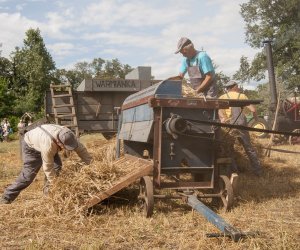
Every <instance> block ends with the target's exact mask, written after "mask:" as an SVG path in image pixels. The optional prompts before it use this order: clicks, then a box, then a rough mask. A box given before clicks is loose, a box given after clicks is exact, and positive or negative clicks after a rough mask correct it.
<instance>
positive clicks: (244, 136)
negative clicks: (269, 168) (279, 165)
mask: <svg viewBox="0 0 300 250" xmlns="http://www.w3.org/2000/svg"><path fill="white" fill-rule="evenodd" d="M224 87H225V91H226V93H225V94H223V95H221V96H220V97H219V99H239V100H247V99H248V97H247V96H246V95H245V94H243V93H241V91H240V89H239V87H238V84H237V83H236V82H235V81H229V82H227V83H225V84H224ZM246 108H247V109H249V111H250V112H252V113H253V117H254V118H257V114H256V109H255V106H254V105H249V106H247V107H246ZM219 119H220V121H221V122H222V123H230V124H235V125H243V126H247V120H246V116H245V115H244V113H243V112H242V109H241V108H240V107H230V108H229V109H220V110H219ZM236 132H237V138H238V140H239V141H240V143H241V144H242V146H243V148H244V150H245V152H246V154H247V156H248V158H249V160H250V163H251V167H252V169H253V172H254V174H255V175H257V176H261V175H262V173H263V170H262V167H261V164H260V162H259V160H258V157H257V153H256V151H255V150H254V148H253V146H252V144H251V141H250V135H249V132H248V131H247V130H240V129H237V130H236Z"/></svg>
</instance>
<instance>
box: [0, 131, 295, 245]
mask: <svg viewBox="0 0 300 250" xmlns="http://www.w3.org/2000/svg"><path fill="white" fill-rule="evenodd" d="M83 139H84V138H83ZM225 140H226V141H227V140H228V138H226V139H225ZM262 140H264V139H262ZM265 140H266V139H265ZM86 142H90V143H87V144H86V145H87V148H88V150H89V151H90V152H91V153H92V154H93V156H95V162H94V163H93V164H92V165H91V166H83V165H81V164H80V162H79V161H78V158H77V157H76V156H75V155H71V158H70V159H67V160H65V161H64V168H63V171H62V173H61V176H60V178H58V179H57V183H55V185H54V186H53V189H52V193H51V195H50V196H49V197H48V198H46V199H43V198H42V197H41V192H40V190H41V189H42V185H43V173H42V171H40V173H39V176H38V177H37V180H36V181H34V183H33V184H32V185H31V186H30V187H29V188H27V189H26V190H24V191H23V192H22V193H21V195H20V196H19V197H18V199H17V200H16V201H15V202H14V203H12V204H10V205H1V206H0V221H1V223H0V231H1V234H0V249H32V250H40V249H45V250H46V249H57V250H60V249H74V250H75V249H120V250H121V249H122V250H123V249H232V250H241V249H300V243H299V237H300V219H299V218H300V214H299V211H300V191H299V190H300V171H299V164H300V155H299V154H298V155H297V154H282V153H278V152H272V157H271V158H266V159H264V162H263V167H264V170H265V175H264V176H263V177H259V178H258V177H256V176H253V175H251V174H250V175H249V173H241V174H240V179H239V182H238V189H237V193H236V198H235V206H234V208H233V210H232V211H231V212H229V213H225V212H223V211H218V213H219V214H220V215H221V216H222V217H223V218H224V219H225V220H226V221H227V222H229V223H230V224H232V225H233V226H235V227H237V228H239V229H241V230H243V231H259V232H260V233H261V234H260V235H259V236H257V237H255V238H247V239H244V240H241V241H240V242H238V243H233V242H232V241H230V240H229V239H224V238H217V239H211V238H206V237H205V234H206V233H211V232H218V230H217V229H215V228H214V227H213V226H212V225H211V224H210V223H208V222H207V220H206V219H205V218H204V217H203V216H201V215H200V214H198V213H197V212H192V209H191V208H190V207H189V206H187V205H185V204H184V203H183V202H182V201H181V200H168V199H167V200H164V201H160V200H156V201H155V208H154V215H153V218H151V219H146V218H144V217H143V216H142V215H141V212H140V210H138V209H139V207H138V205H137V204H136V200H132V202H127V201H123V203H121V202H119V204H116V203H111V204H109V206H105V205H104V204H102V205H101V206H100V205H99V207H101V209H102V210H98V211H97V213H94V214H90V216H84V214H83V213H82V212H81V210H80V207H81V205H82V201H83V198H85V197H89V194H90V193H91V192H94V190H96V191H97V190H98V188H99V186H98V187H97V186H96V187H95V184H93V183H92V182H91V181H90V179H89V178H85V177H84V176H83V175H85V173H88V174H89V176H91V178H92V179H93V180H94V181H96V180H97V181H98V182H97V184H98V185H100V184H99V183H100V181H101V180H99V179H95V177H94V174H95V175H96V176H98V175H104V174H103V172H104V173H105V171H107V172H108V170H109V166H110V167H111V171H112V172H113V173H106V174H108V175H107V176H106V177H104V178H114V176H116V177H115V178H117V176H118V174H119V173H120V174H122V171H125V170H123V169H114V166H113V165H110V163H111V162H112V160H107V159H104V158H109V157H110V159H113V157H114V156H113V154H110V153H109V152H111V151H110V150H111V149H113V147H114V145H113V142H111V141H109V142H106V141H105V140H104V139H102V140H101V141H100V140H99V141H96V140H95V135H93V136H90V138H89V141H87V140H86ZM260 142H261V143H264V144H265V143H266V142H262V141H261V140H260ZM256 144H258V141H257V140H256V141H254V145H255V146H256ZM5 145H8V144H1V150H2V149H3V147H4V146H5ZM9 145H13V143H11V144H9ZM237 145H238V144H237ZM237 145H234V146H237ZM17 146H18V144H17V143H15V145H14V148H11V149H9V152H8V153H3V150H2V153H1V152H0V170H1V168H2V169H3V171H2V172H1V173H2V174H0V183H1V185H0V191H1V192H2V191H3V190H4V188H5V186H6V185H7V184H9V183H10V182H12V181H14V179H15V177H16V175H18V173H19V168H18V165H20V164H19V162H18V163H17V162H16V159H17V158H18V154H17V153H15V152H17V149H18V147H17ZM98 147H99V148H98ZM279 147H280V148H282V149H287V150H293V151H300V146H299V145H294V146H291V145H285V146H279ZM100 148H101V150H100ZM1 150H0V151H1ZM100 151H105V153H103V154H102V153H101V152H100ZM260 151H261V150H260ZM102 156H104V158H101V157H102ZM98 164H99V165H98ZM100 164H103V165H102V168H103V169H106V167H107V170H105V171H103V172H102V169H100V170H97V171H96V170H94V171H93V169H92V166H93V167H94V168H96V167H99V166H100ZM107 165H108V166H107ZM90 168H91V169H90ZM88 169H90V171H88ZM10 171H11V172H10ZM98 171H100V173H101V174H100V173H98ZM90 172H92V174H91V173H90ZM94 172H96V173H94ZM108 176H109V177H108ZM76 178H84V180H89V184H86V183H81V182H79V181H78V182H77V180H76ZM60 179H64V180H60ZM1 181H2V182H1ZM66 182H67V183H66ZM75 182H77V185H80V186H79V187H78V189H77V194H75V193H74V192H73V190H74V189H75V188H77V187H74V185H75ZM70 183H71V184H72V185H71V184H70ZM106 183H107V185H110V184H109V183H108V182H106ZM67 184H68V185H67ZM73 184H74V185H73ZM68 188H73V189H72V190H69V189H68ZM87 190H89V191H87ZM127 190H128V192H125V194H126V195H128V197H130V199H131V198H132V197H134V196H133V195H131V193H130V191H132V190H133V189H127ZM60 192H62V193H64V195H65V196H63V195H61V194H60ZM97 192H98V191H97ZM75 195H76V196H75ZM77 197H78V201H77V200H76V198H77ZM56 199H61V201H62V202H61V203H65V204H56V203H55V202H57V200H56ZM68 199H74V200H70V201H69V200H68ZM130 201H131V200H130ZM68 202H69V205H67V203H68ZM73 202H74V204H73V205H72V204H71V205H70V203H73ZM76 206H77V208H78V210H79V211H78V212H77V211H76ZM68 209H70V210H68ZM60 213H61V214H60ZM75 216H76V217H75Z"/></svg>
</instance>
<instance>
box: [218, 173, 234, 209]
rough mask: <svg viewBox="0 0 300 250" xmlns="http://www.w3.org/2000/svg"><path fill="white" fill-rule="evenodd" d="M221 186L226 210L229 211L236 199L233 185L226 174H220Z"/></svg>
mask: <svg viewBox="0 0 300 250" xmlns="http://www.w3.org/2000/svg"><path fill="white" fill-rule="evenodd" d="M219 188H220V194H221V200H222V203H223V206H224V210H225V211H229V210H230V209H231V208H232V206H233V201H234V199H233V189H232V185H231V182H230V180H229V178H228V177H227V176H226V175H220V179H219Z"/></svg>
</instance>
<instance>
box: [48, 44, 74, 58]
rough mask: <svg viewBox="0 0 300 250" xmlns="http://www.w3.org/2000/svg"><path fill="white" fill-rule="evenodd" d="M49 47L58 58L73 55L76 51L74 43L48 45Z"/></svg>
mask: <svg viewBox="0 0 300 250" xmlns="http://www.w3.org/2000/svg"><path fill="white" fill-rule="evenodd" d="M47 47H48V48H49V50H50V52H52V54H53V55H55V56H57V57H64V56H68V55H71V54H72V53H74V50H75V49H76V48H75V46H74V44H72V43H54V44H50V45H48V46H47Z"/></svg>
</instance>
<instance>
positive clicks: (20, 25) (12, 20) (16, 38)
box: [0, 13, 39, 57]
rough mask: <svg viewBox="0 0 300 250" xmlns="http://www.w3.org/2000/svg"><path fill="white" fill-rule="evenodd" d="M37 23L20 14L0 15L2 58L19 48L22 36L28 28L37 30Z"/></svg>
mask: <svg viewBox="0 0 300 250" xmlns="http://www.w3.org/2000/svg"><path fill="white" fill-rule="evenodd" d="M38 26H39V23H38V22H36V21H33V20H30V19H27V18H26V17H23V16H21V14H20V13H14V14H8V13H0V30H1V32H0V42H1V43H2V48H1V49H2V56H5V57H8V55H9V54H10V53H11V52H12V51H13V50H14V48H15V47H16V46H21V45H22V41H23V39H24V34H25V32H26V30H28V29H29V28H37V27H38Z"/></svg>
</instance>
